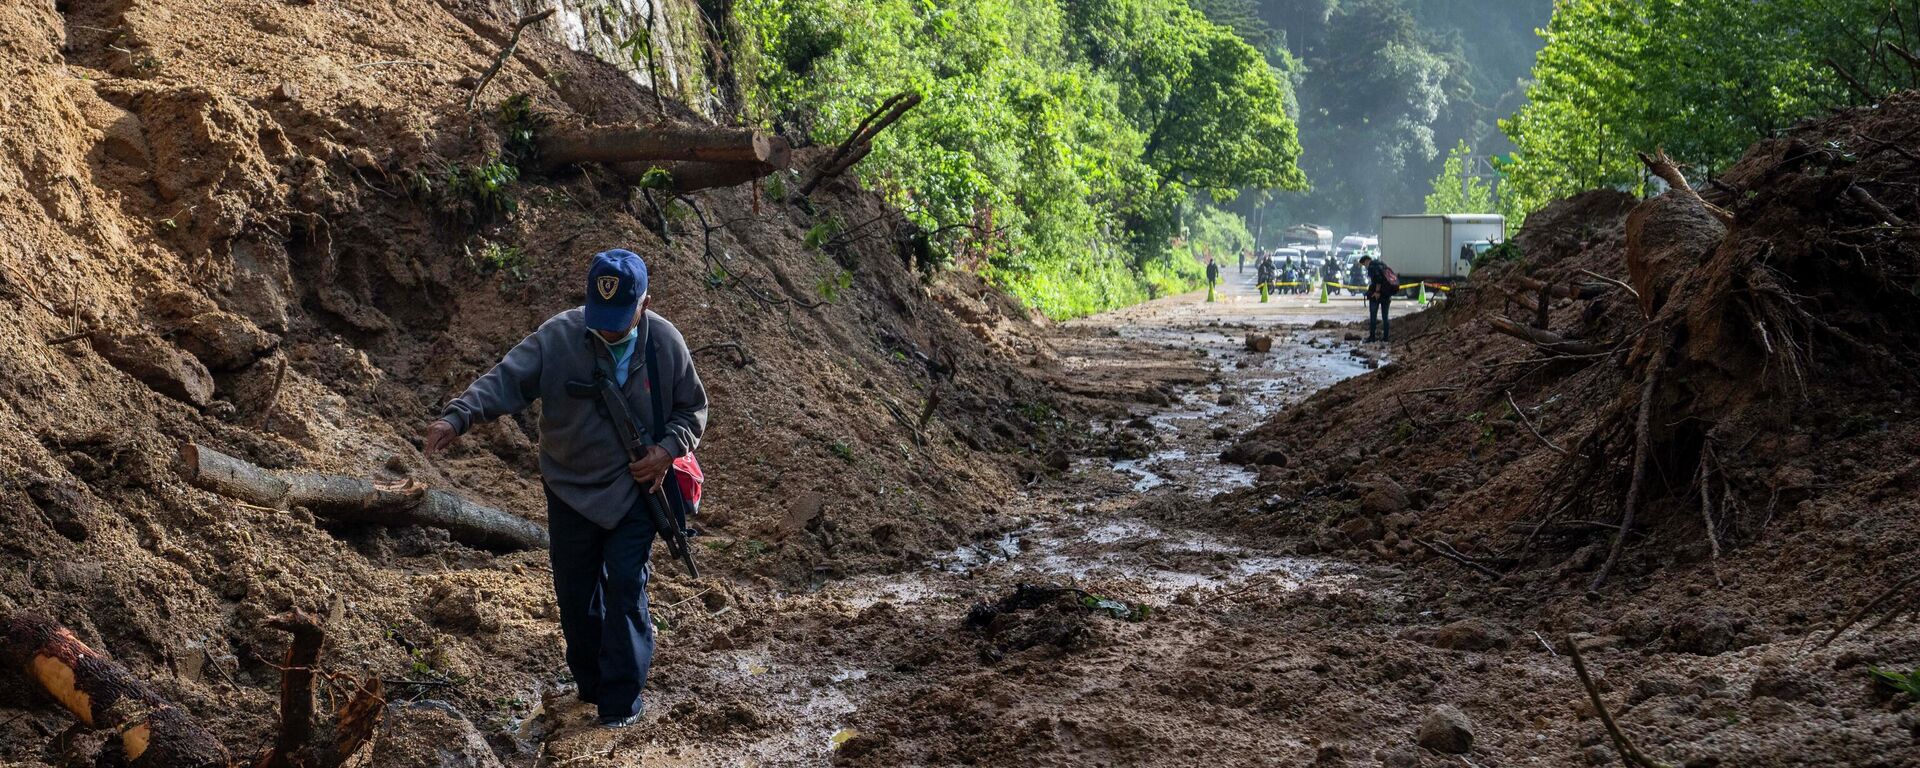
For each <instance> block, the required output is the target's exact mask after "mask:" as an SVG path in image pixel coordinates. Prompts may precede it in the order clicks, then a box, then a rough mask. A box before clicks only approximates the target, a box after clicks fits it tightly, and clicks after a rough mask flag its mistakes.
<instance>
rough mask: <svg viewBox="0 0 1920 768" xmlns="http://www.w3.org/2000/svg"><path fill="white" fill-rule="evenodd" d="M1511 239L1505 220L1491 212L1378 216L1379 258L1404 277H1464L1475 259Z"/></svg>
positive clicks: (1408, 279) (1434, 279)
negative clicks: (1508, 236)
mask: <svg viewBox="0 0 1920 768" xmlns="http://www.w3.org/2000/svg"><path fill="white" fill-rule="evenodd" d="M1506 239H1507V219H1506V217H1505V216H1501V215H1499V214H1492V213H1443V214H1428V215H1419V216H1382V217H1380V258H1382V259H1384V260H1386V262H1387V266H1390V267H1393V271H1394V272H1397V273H1399V275H1400V282H1403V283H1410V282H1413V281H1414V280H1428V281H1432V282H1436V283H1446V282H1453V281H1455V280H1462V279H1465V278H1466V276H1467V273H1468V272H1471V271H1473V258H1474V257H1475V256H1477V255H1479V254H1481V253H1482V252H1485V251H1486V250H1487V249H1488V248H1492V247H1493V246H1494V245H1495V244H1497V243H1501V242H1505V241H1506Z"/></svg>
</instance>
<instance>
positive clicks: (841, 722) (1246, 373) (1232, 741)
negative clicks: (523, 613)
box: [526, 297, 1396, 766]
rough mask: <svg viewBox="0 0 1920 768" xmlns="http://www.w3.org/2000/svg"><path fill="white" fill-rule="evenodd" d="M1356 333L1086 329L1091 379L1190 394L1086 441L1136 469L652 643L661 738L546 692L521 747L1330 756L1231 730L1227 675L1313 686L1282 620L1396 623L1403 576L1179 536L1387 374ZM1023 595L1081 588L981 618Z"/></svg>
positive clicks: (782, 755) (750, 753)
mask: <svg viewBox="0 0 1920 768" xmlns="http://www.w3.org/2000/svg"><path fill="white" fill-rule="evenodd" d="M1168 301H1169V302H1179V301H1192V299H1191V298H1190V297H1182V298H1178V299H1173V300H1168ZM1263 321H1264V318H1263ZM1179 322H1194V324H1193V325H1180V324H1177V323H1179ZM1248 332H1257V333H1261V334H1270V335H1273V336H1274V337H1275V344H1274V347H1273V351H1272V352H1271V353H1268V354H1254V353H1248V352H1246V351H1245V350H1244V347H1243V337H1244V335H1245V334H1246V333H1248ZM1343 335H1344V332H1343V330H1341V329H1328V330H1312V329H1310V328H1308V327H1306V326H1304V325H1278V326H1275V325H1267V324H1265V323H1264V322H1262V323H1260V324H1254V325H1251V326H1250V327H1242V326H1241V324H1239V323H1235V322H1233V320H1232V319H1231V314H1230V308H1229V314H1228V319H1227V320H1226V322H1225V324H1224V325H1223V324H1222V320H1221V319H1220V318H1214V319H1208V320H1205V321H1203V322H1200V321H1196V320H1195V319H1194V318H1189V317H1185V316H1182V315H1179V314H1173V315H1171V316H1169V317H1166V318H1165V319H1162V318H1161V317H1157V316H1155V315H1154V314H1151V313H1150V312H1149V313H1147V314H1135V315H1126V314H1122V315H1117V316H1107V317H1101V318H1094V319H1090V320H1088V321H1083V322H1082V323H1081V324H1078V325H1077V326H1076V327H1074V328H1071V329H1069V332H1067V333H1066V334H1064V335H1063V337H1062V338H1061V339H1060V340H1059V344H1060V347H1061V351H1062V354H1063V355H1065V356H1066V357H1067V359H1068V362H1069V364H1070V365H1071V366H1074V367H1077V368H1078V369H1079V370H1080V373H1081V375H1083V376H1085V377H1089V378H1092V379H1102V378H1105V379H1111V380H1127V379H1138V378H1141V377H1142V376H1143V375H1145V376H1146V377H1147V378H1149V379H1151V378H1153V374H1151V373H1147V374H1143V373H1142V371H1154V370H1161V371H1177V372H1178V373H1177V375H1173V376H1165V377H1161V378H1162V380H1161V381H1159V382H1157V383H1159V384H1162V385H1164V389H1163V390H1162V391H1165V392H1168V393H1170V394H1171V396H1170V397H1168V398H1166V402H1163V403H1159V404H1152V403H1140V402H1136V403H1129V404H1127V405H1126V406H1125V415H1124V416H1123V417H1116V418H1113V419H1109V420H1103V421H1100V422H1097V423H1095V424H1093V425H1092V429H1093V432H1094V434H1093V435H1092V437H1093V438H1094V440H1095V442H1096V443H1100V442H1105V443H1112V444H1115V445H1124V446H1128V447H1129V448H1130V449H1131V450H1128V451H1116V452H1115V454H1120V453H1131V454H1134V455H1106V456H1083V457H1078V458H1075V459H1074V460H1073V461H1072V462H1071V465H1070V467H1069V468H1068V469H1067V470H1066V471H1065V472H1062V473H1059V475H1057V476H1055V477H1051V478H1047V479H1043V480H1041V481H1039V482H1037V483H1036V484H1035V485H1034V486H1032V487H1031V488H1030V489H1029V490H1028V492H1027V493H1025V494H1023V496H1022V498H1018V499H1010V500H1008V502H1009V506H1010V507H1011V508H1013V509H1016V510H1018V514H1017V515H1016V516H1015V517H1016V519H1017V523H1016V524H1015V525H1014V526H1012V527H1010V528H1008V529H1006V530H1003V531H999V532H998V533H996V534H995V535H992V536H989V537H986V538H983V539H981V540H978V541H975V542H973V543H971V544H969V545H967V546H963V547H960V548H958V549H955V550H953V551H949V552H938V553H930V554H929V556H928V557H927V558H926V560H925V562H924V565H923V567H921V568H919V569H917V570H912V571H907V572H902V573H896V574H887V575H877V576H861V577H855V578H850V579H841V580H832V581H826V582H824V583H821V584H819V585H818V586H817V587H816V588H814V589H813V590H811V591H807V592H796V593H787V594H780V595H777V596H773V597H767V598H764V599H751V598H741V599H739V600H737V601H734V602H733V603H732V604H731V606H730V607H729V608H728V609H727V610H726V611H723V612H722V614H721V615H718V616H716V615H715V614H713V613H712V612H698V613H696V614H694V616H695V618H694V620H696V621H708V622H715V623H716V624H723V625H724V626H725V627H726V629H725V630H724V631H713V632H708V633H706V634H707V636H708V637H710V638H711V639H710V640H708V641H707V642H706V643H705V644H704V646H705V647H698V648H685V647H674V645H673V644H674V643H676V642H682V643H684V642H686V639H685V638H680V637H676V635H677V634H682V633H676V632H673V631H671V630H668V631H665V632H663V633H662V638H661V643H662V648H663V650H662V657H661V661H660V663H659V664H658V666H656V670H655V677H654V679H653V682H652V684H651V686H650V689H649V691H650V692H649V697H648V705H649V718H648V721H649V722H648V723H647V724H645V725H642V726H639V727H636V728H634V729H630V730H627V731H619V732H609V731H604V730H600V729H596V728H592V727H590V726H588V725H587V723H588V721H589V719H590V718H589V715H590V714H591V713H590V711H588V710H587V709H586V708H585V707H581V706H579V705H578V704H572V705H569V703H568V702H569V701H570V700H569V699H567V698H566V697H563V696H553V695H549V696H548V698H547V699H546V702H545V704H544V705H543V707H542V711H541V712H540V713H539V714H538V715H537V716H536V717H535V718H533V719H532V720H530V721H529V723H528V724H527V726H526V736H527V737H528V743H529V744H532V743H536V742H544V743H543V744H542V745H541V746H540V747H538V748H537V755H536V756H535V757H536V762H538V763H540V764H549V765H559V764H569V763H570V762H591V763H596V764H603V763H627V764H646V765H718V766H810V765H829V764H834V765H838V764H854V765H868V764H870V765H902V764H926V765H956V764H982V765H1014V764H1020V765H1028V764H1039V765H1046V764H1060V765H1079V764H1089V763H1090V762H1091V763H1111V762H1119V763H1123V764H1167V765H1175V764H1189V763H1190V761H1191V760H1192V759H1193V758H1194V757H1195V756H1197V755H1202V754H1214V755H1218V756H1221V757H1223V758H1229V759H1228V760H1227V764H1248V765H1257V764H1263V761H1265V760H1266V759H1268V758H1273V759H1283V758H1284V759H1288V760H1291V759H1293V758H1294V757H1298V756H1302V755H1305V756H1311V755H1313V754H1315V753H1316V750H1317V747H1316V746H1315V745H1312V744H1308V743H1307V742H1306V741H1303V740H1298V739H1289V738H1286V737H1283V736H1280V735H1279V734H1276V733H1266V732H1262V731H1261V730H1260V729H1259V728H1251V729H1250V728H1249V723H1246V722H1239V720H1240V719H1241V716H1238V715H1236V714H1234V713H1235V712H1236V711H1243V710H1248V709H1249V706H1251V705H1252V704H1254V702H1253V701H1252V700H1251V699H1249V698H1248V697H1249V696H1254V695H1255V691H1254V689H1253V688H1252V687H1251V683H1250V682H1249V681H1250V680H1251V679H1253V678H1252V677H1249V676H1248V675H1245V674H1242V673H1241V672H1239V671H1236V669H1237V668H1243V669H1259V670H1263V671H1264V672H1265V673H1267V674H1273V673H1275V671H1276V670H1278V673H1279V674H1292V673H1295V672H1301V671H1305V670H1311V668H1312V667H1313V666H1314V665H1315V664H1316V662H1314V661H1312V660H1309V659H1308V658H1307V657H1306V656H1301V655H1297V654H1292V653H1290V652H1289V651H1288V647H1289V646H1288V644H1287V643H1284V642H1275V639H1274V638H1272V637H1271V636H1270V633H1271V632H1272V631H1274V629H1275V627H1274V626H1273V625H1274V619H1273V616H1274V615H1288V616H1289V618H1288V619H1287V621H1288V622H1306V623H1311V621H1312V620H1313V618H1312V617H1315V616H1320V615H1322V614H1323V613H1324V611H1323V610H1321V609H1317V608H1316V609H1313V610H1308V611H1304V612H1300V611H1292V610H1291V609H1290V608H1289V607H1288V606H1293V605H1301V606H1310V607H1311V606H1316V605H1322V606H1323V605H1327V604H1332V605H1336V606H1355V605H1370V604H1373V603H1375V602H1377V601H1381V600H1394V599H1396V598H1394V597H1393V595H1392V588H1391V586H1389V582H1391V581H1392V580H1393V579H1392V578H1391V574H1385V573H1382V572H1380V569H1378V568H1377V567H1371V568H1363V567H1361V566H1357V565H1354V564H1352V563H1347V562H1341V561H1338V560H1329V559H1320V558H1315V557H1309V556H1300V555H1296V554H1292V553H1291V552H1290V551H1287V549H1286V548H1275V546H1274V544H1275V542H1272V541H1265V542H1256V541H1246V540H1243V539H1242V538H1241V537H1237V536H1236V535H1235V534H1234V533H1233V532H1231V531H1218V530H1205V529H1202V528H1197V527H1190V526H1186V525H1183V524H1182V523H1181V518H1182V510H1183V509H1185V508H1188V507H1193V506H1197V505H1203V504H1208V503H1210V502H1211V501H1212V500H1213V498H1214V497H1215V495H1216V494H1222V493H1227V492H1232V491H1236V490H1241V489H1245V488H1246V487H1248V486H1250V485H1252V484H1253V483H1254V482H1255V480H1256V479H1257V476H1256V475H1255V473H1254V472H1253V471H1251V470H1249V469H1247V468H1243V467H1240V466H1236V465H1230V464H1225V463H1222V462H1221V461H1220V460H1219V458H1218V457H1219V454H1220V452H1221V450H1222V449H1223V448H1224V447H1225V446H1226V444H1227V443H1228V441H1229V440H1230V439H1231V437H1232V436H1233V435H1235V434H1237V433H1239V432H1241V431H1243V430H1245V429H1248V428H1251V427H1252V426H1254V425H1255V424H1257V423H1259V422H1260V421H1263V420H1264V419H1266V418H1267V417H1269V416H1270V415H1271V414H1272V413H1274V412H1275V411H1277V410H1279V409H1281V408H1283V407H1285V406H1286V405H1287V404H1289V403H1291V402H1295V401H1297V400H1299V399H1301V398H1304V397H1305V396H1307V395H1309V394H1311V393H1312V392H1314V391H1316V390H1318V389H1320V388H1323V387H1325V386H1328V385H1330V384H1332V383H1334V382H1336V381H1339V380H1341V379H1343V378H1346V377H1349V376H1353V375H1357V374H1359V373H1362V372H1364V371H1366V370H1367V369H1368V368H1369V367H1372V366H1373V365H1377V364H1378V361H1377V359H1376V358H1375V357H1374V355H1376V354H1377V353H1375V352H1372V351H1370V350H1360V349H1358V348H1356V347H1355V346H1354V345H1353V344H1351V343H1349V342H1345V341H1343V340H1342V336H1343ZM1149 358H1152V362H1151V363H1150V364H1147V365H1143V364H1142V363H1143V361H1144V360H1147V359H1149ZM1021 585H1039V586H1044V587H1049V588H1060V589H1064V590H1068V591H1067V592H1065V593H1064V597H1062V598H1060V599H1058V600H1053V601H1049V602H1047V603H1046V604H1042V605H1036V606H1024V605H1023V606H1017V607H1013V608H1009V609H1006V610H1004V611H999V612H998V615H997V616H995V617H994V618H992V619H991V620H990V621H988V620H981V619H980V618H979V616H980V614H979V612H980V611H981V610H982V608H983V607H986V606H992V605H994V604H996V603H997V602H999V601H1002V600H1003V599H1006V598H1008V596H1009V595H1013V594H1014V593H1016V592H1020V591H1021ZM1248 606H1257V610H1254V611H1249V610H1247V607H1248ZM1341 610H1344V608H1343V609H1341ZM667 613H669V614H672V612H671V611H668V612H667ZM725 613H734V614H735V615H733V616H726V615H724V614H725ZM1296 614H1297V615H1296ZM743 616H744V618H743ZM970 625H971V626H970ZM1247 656H1253V657H1249V658H1242V657H1247ZM1309 674H1312V673H1311V672H1309ZM1216 678H1218V679H1216ZM1230 678H1231V679H1230ZM1240 688H1245V689H1247V690H1236V689H1240ZM1196 703H1199V704H1204V706H1196ZM1253 708H1254V709H1256V710H1257V709H1258V707H1253ZM1256 747H1257V749H1258V750H1259V752H1258V754H1248V753H1246V752H1245V750H1248V749H1255V748H1256ZM1235 753H1239V754H1238V756H1237V757H1235ZM1150 754H1161V755H1162V756H1163V759H1161V758H1156V759H1144V760H1143V759H1142V756H1143V755H1150ZM1288 756H1292V757H1288Z"/></svg>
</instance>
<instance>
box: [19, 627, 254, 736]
mask: <svg viewBox="0 0 1920 768" xmlns="http://www.w3.org/2000/svg"><path fill="white" fill-rule="evenodd" d="M4 626H5V632H6V634H5V636H4V637H0V660H4V662H5V663H6V665H7V666H8V667H11V668H13V669H15V670H17V671H19V672H20V673H21V674H22V675H24V676H25V678H26V679H27V681H28V682H30V683H32V684H33V685H34V686H36V687H38V688H39V689H40V690H41V691H42V692H44V693H46V694H47V695H48V696H51V697H53V700H54V701H56V702H58V703H59V704H60V706H61V707H63V708H65V709H66V710H67V712H69V713H71V714H72V715H73V716H74V718H75V719H78V720H79V721H80V723H81V725H83V726H85V727H87V728H90V729H93V730H103V731H109V732H111V733H113V734H115V735H117V736H118V739H117V741H118V748H119V750H120V755H119V757H120V759H119V760H110V759H104V758H103V759H102V760H100V762H101V763H102V764H124V765H127V766H129V768H216V767H218V768H225V766H227V765H228V764H229V763H230V762H231V760H230V758H229V757H228V755H227V748H226V747H225V746H222V745H221V744H220V741H219V739H216V738H214V737H213V734H212V733H210V732H208V731H207V729H206V727H205V726H203V725H201V724H200V721H199V720H197V719H195V718H194V717H193V715H192V714H191V713H189V712H187V711H186V710H184V709H181V708H180V707H178V706H176V705H174V704H173V703H172V702H169V701H167V700H166V699H165V698H162V697H161V696H160V694H159V693H158V692H156V691H154V690H153V688H152V687H151V686H149V685H147V684H146V683H145V682H143V681H141V680H139V679H138V678H135V677H134V676H133V675H132V673H130V672H128V671H127V669H126V668H125V667H122V666H120V665H119V664H118V663H115V662H114V661H113V659H110V658H107V656H106V655H105V654H102V653H100V652H99V651H96V650H94V649H92V648H89V647H87V645H86V644H85V643H82V642H80V640H79V638H76V637H74V636H73V632H72V631H70V630H68V629H67V628H66V627H63V626H60V624H59V623H58V622H55V621H54V620H52V619H49V618H47V617H45V616H40V615H37V614H33V613H27V612H24V611H21V612H17V613H14V614H13V615H11V616H8V617H7V618H6V620H5V624H4ZM108 748H109V749H111V748H112V747H108Z"/></svg>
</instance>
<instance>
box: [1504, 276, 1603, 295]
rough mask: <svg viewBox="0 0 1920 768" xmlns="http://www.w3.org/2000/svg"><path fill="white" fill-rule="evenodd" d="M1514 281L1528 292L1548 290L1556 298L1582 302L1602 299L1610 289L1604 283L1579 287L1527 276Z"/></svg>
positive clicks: (1580, 285)
mask: <svg viewBox="0 0 1920 768" xmlns="http://www.w3.org/2000/svg"><path fill="white" fill-rule="evenodd" d="M1514 281H1515V282H1517V283H1519V284H1520V287H1521V288H1525V289H1526V290H1529V291H1533V292H1535V293H1538V292H1540V291H1541V290H1546V291H1547V292H1548V293H1550V294H1552V295H1553V297H1554V298H1558V299H1579V300H1581V301H1591V300H1593V299H1597V298H1600V297H1601V296H1603V295H1605V294H1606V292H1607V289H1608V288H1609V286H1607V285H1605V284H1603V283H1581V284H1579V285H1569V284H1567V283H1548V282H1547V281H1545V280H1538V279H1535V278H1531V277H1527V276H1526V275H1521V276H1519V277H1516V278H1514Z"/></svg>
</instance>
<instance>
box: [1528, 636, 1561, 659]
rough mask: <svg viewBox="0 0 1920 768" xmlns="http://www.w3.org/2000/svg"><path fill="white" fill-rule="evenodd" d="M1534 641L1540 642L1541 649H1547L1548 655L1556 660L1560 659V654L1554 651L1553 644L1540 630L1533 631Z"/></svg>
mask: <svg viewBox="0 0 1920 768" xmlns="http://www.w3.org/2000/svg"><path fill="white" fill-rule="evenodd" d="M1533 639H1535V640H1539V641H1540V647H1542V648H1545V649H1547V654H1548V655H1551V656H1552V657H1554V658H1556V659H1557V658H1560V652H1559V651H1556V650H1554V649H1553V643H1549V642H1547V638H1546V636H1545V635H1542V634H1540V630H1537V629H1536V630H1534V631H1533Z"/></svg>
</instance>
